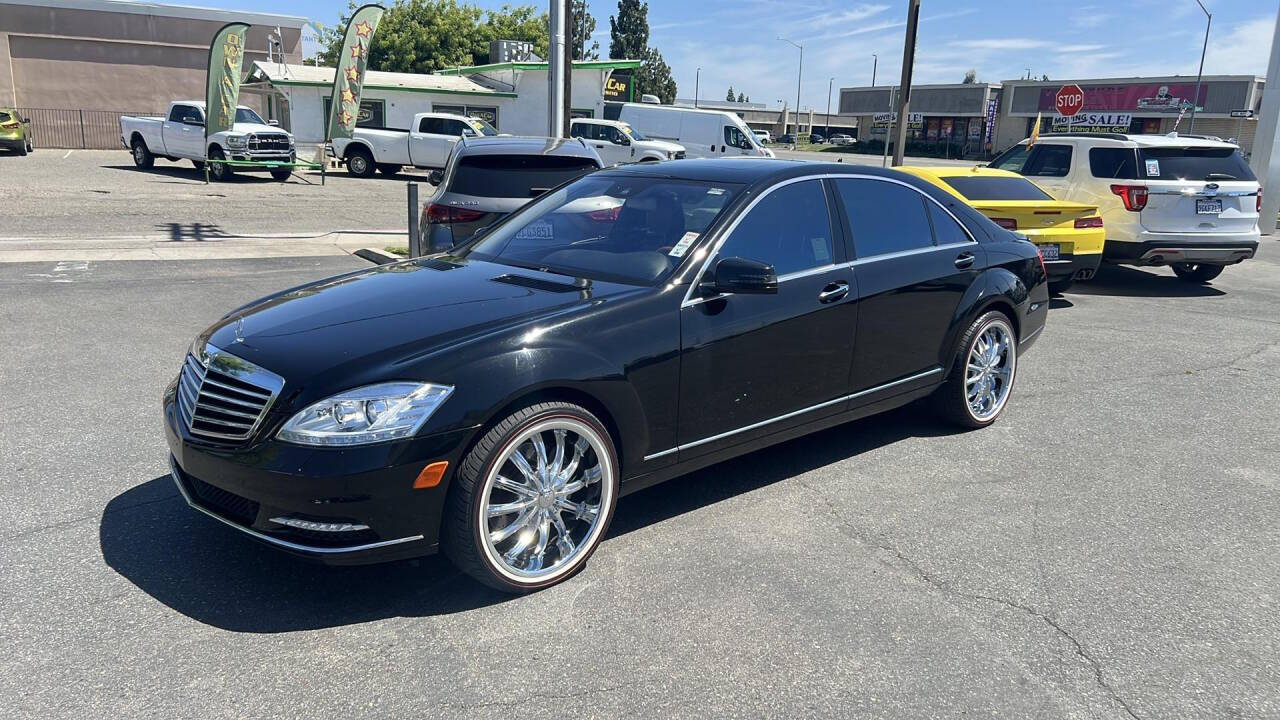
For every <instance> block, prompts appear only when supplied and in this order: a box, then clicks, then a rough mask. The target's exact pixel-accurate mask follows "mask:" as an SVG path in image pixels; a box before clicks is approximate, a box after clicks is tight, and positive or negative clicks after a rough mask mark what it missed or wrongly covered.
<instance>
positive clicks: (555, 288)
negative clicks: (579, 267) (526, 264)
mask: <svg viewBox="0 0 1280 720" xmlns="http://www.w3.org/2000/svg"><path fill="white" fill-rule="evenodd" d="M492 280H493V281H494V282H500V283H506V284H507V285H518V286H520V287H526V288H531V289H533V290H545V291H546V292H556V293H564V292H578V291H579V290H584V289H586V286H585V285H576V284H573V283H562V282H555V281H553V280H543V279H542V278H535V277H529V276H528V275H512V274H506V275H499V276H498V277H495V278H492Z"/></svg>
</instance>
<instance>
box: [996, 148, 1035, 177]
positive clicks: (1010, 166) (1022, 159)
mask: <svg viewBox="0 0 1280 720" xmlns="http://www.w3.org/2000/svg"><path fill="white" fill-rule="evenodd" d="M1030 154H1031V151H1030V150H1028V149H1027V146H1026V145H1014V146H1013V147H1011V148H1009V149H1008V150H1005V151H1004V152H1003V153H1001V154H1000V157H998V158H996V159H995V160H992V161H991V167H993V168H1000V169H1001V170H1008V171H1009V172H1016V173H1020V172H1022V166H1023V165H1025V164H1026V162H1027V156H1029V155H1030Z"/></svg>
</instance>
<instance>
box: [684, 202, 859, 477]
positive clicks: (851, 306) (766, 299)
mask: <svg viewBox="0 0 1280 720" xmlns="http://www.w3.org/2000/svg"><path fill="white" fill-rule="evenodd" d="M832 202H834V201H833V199H832V198H831V197H830V196H829V193H828V192H827V189H826V188H825V186H824V183H823V181H821V180H818V179H812V178H811V179H800V180H798V181H789V182H786V183H784V184H781V185H778V186H775V187H774V188H772V190H771V191H770V192H767V193H766V194H764V195H762V196H761V197H759V198H758V199H757V200H756V201H755V203H754V205H753V206H752V207H751V208H750V209H749V210H747V211H746V212H745V214H743V215H742V216H741V217H740V218H739V219H738V220H737V221H736V222H735V225H734V226H733V227H732V229H731V230H730V231H729V234H728V235H727V237H726V239H725V240H724V242H723V244H722V246H721V247H720V248H719V249H718V251H716V252H715V254H714V256H713V257H712V258H711V260H710V261H709V262H708V263H707V265H706V267H705V268H704V270H703V273H704V274H705V273H711V272H714V268H715V264H716V262H717V261H718V260H720V259H723V258H729V257H742V258H746V259H749V260H757V261H760V262H765V263H770V264H772V265H774V267H775V268H776V270H777V272H778V292H777V294H764V295H741V294H737V295H718V296H711V297H708V296H704V295H702V294H700V293H699V290H698V287H697V285H696V284H695V286H694V288H693V289H692V290H691V291H690V297H689V298H688V299H686V301H685V302H684V303H683V305H682V307H681V309H680V328H681V363H680V393H681V396H680V409H679V429H678V433H677V434H678V438H679V444H680V458H681V459H685V458H689V457H695V456H697V455H701V454H704V453H708V452H714V451H716V450H719V449H723V448H726V447H730V446H732V445H736V444H738V443H741V442H745V441H749V440H751V439H754V438H756V437H759V436H762V435H766V434H769V433H773V432H777V431H778V430H781V429H785V428H786V427H789V426H793V425H797V424H801V423H804V422H808V421H811V420H815V419H818V418H821V417H823V416H825V415H830V414H833V413H837V412H839V411H840V410H841V409H842V408H843V407H844V405H845V402H844V397H845V396H846V395H847V391H848V379H849V368H850V363H851V358H852V353H853V346H854V333H855V330H856V326H857V313H858V305H857V289H856V287H855V286H854V282H853V281H854V278H853V272H852V270H851V269H850V267H849V266H848V264H847V263H845V262H844V255H843V242H842V239H841V235H840V234H839V230H838V228H837V226H836V225H835V224H834V223H833V222H832V220H831V217H832V214H831V211H830V205H831V203H832ZM696 282H697V281H696V279H695V283H696Z"/></svg>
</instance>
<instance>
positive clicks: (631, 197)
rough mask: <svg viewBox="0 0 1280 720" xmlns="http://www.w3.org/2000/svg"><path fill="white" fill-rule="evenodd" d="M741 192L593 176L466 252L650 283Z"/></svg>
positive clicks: (536, 205)
mask: <svg viewBox="0 0 1280 720" xmlns="http://www.w3.org/2000/svg"><path fill="white" fill-rule="evenodd" d="M740 188H741V186H740V185H734V184H726V183H715V184H705V183H698V182H691V181H684V180H674V179H669V178H657V177H649V176H629V175H626V174H609V175H590V176H587V177H585V178H582V179H581V180H578V181H576V182H573V183H570V184H569V185H566V186H564V187H562V188H560V189H559V190H556V191H555V192H553V193H549V194H547V195H546V196H544V197H543V198H541V199H539V200H537V201H536V202H534V203H532V204H530V205H528V206H527V207H526V208H525V209H524V210H523V211H521V212H519V213H518V214H516V215H513V216H512V218H511V220H510V221H508V222H505V223H503V224H502V225H499V226H498V227H497V228H496V229H495V230H494V231H493V232H490V233H489V234H487V235H485V236H483V237H482V238H481V239H480V240H478V241H476V242H475V243H473V244H472V245H470V246H468V247H467V248H466V249H465V250H463V251H461V252H462V254H464V255H468V256H474V257H476V258H478V259H481V260H491V261H493V262H499V263H503V264H507V265H515V266H517V267H525V268H533V269H538V270H544V271H548V272H554V273H559V274H562V275H572V276H580V277H586V278H592V279H600V280H612V281H616V282H622V283H627V284H632V285H650V284H654V283H657V282H660V281H661V280H662V279H663V278H665V277H666V276H667V275H669V274H670V273H671V271H673V270H674V269H675V268H676V267H677V266H679V265H680V262H681V259H682V258H683V257H684V256H685V254H686V253H687V252H688V250H689V248H690V247H691V246H692V245H693V244H694V243H695V242H696V241H697V240H698V238H699V237H701V236H702V233H703V232H705V231H706V229H707V228H708V227H709V226H710V225H711V223H712V222H714V221H715V219H716V218H717V217H718V216H719V215H720V213H721V212H722V211H723V210H724V208H725V207H726V206H727V205H728V204H729V203H730V201H732V200H733V198H734V197H735V196H736V195H737V194H738V191H739V189H740Z"/></svg>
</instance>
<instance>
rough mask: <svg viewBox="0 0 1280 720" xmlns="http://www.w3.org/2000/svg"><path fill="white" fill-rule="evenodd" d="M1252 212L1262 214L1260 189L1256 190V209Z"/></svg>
mask: <svg viewBox="0 0 1280 720" xmlns="http://www.w3.org/2000/svg"><path fill="white" fill-rule="evenodd" d="M1254 212H1256V213H1259V214H1261V213H1262V188H1258V203H1257V209H1255V210H1254Z"/></svg>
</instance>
